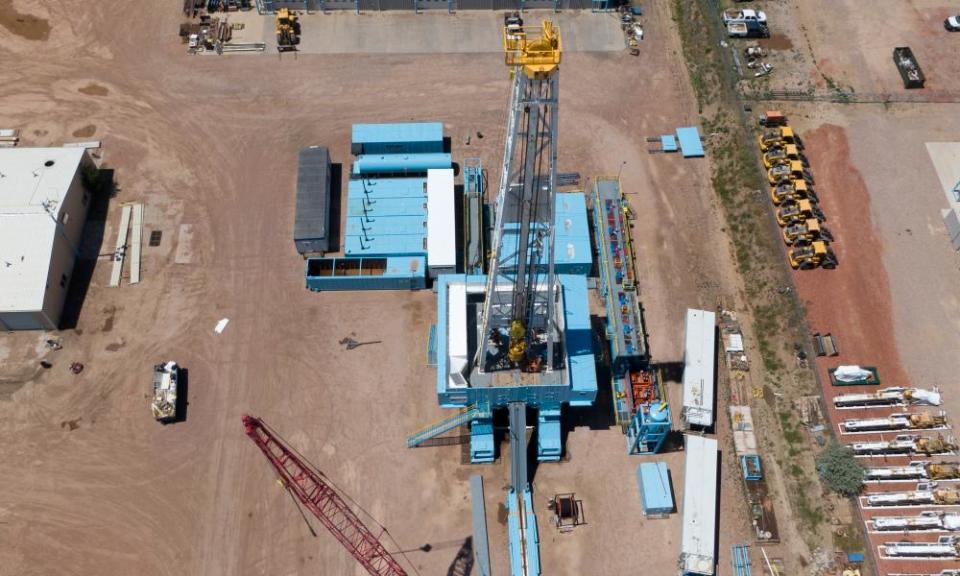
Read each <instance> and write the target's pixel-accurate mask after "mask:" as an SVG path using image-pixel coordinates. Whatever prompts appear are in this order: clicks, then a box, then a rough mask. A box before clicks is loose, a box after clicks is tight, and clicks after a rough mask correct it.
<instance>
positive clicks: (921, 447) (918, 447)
mask: <svg viewBox="0 0 960 576" xmlns="http://www.w3.org/2000/svg"><path fill="white" fill-rule="evenodd" d="M956 449H957V445H956V444H954V443H953V442H951V441H950V440H944V438H943V436H940V435H937V437H936V438H927V437H920V438H917V439H916V441H915V442H914V448H913V452H914V453H917V454H926V455H928V456H930V455H932V454H943V453H945V452H953V451H954V450H956Z"/></svg>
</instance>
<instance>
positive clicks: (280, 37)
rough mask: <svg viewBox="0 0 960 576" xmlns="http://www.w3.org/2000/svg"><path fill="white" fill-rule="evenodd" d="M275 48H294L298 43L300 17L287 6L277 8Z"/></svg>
mask: <svg viewBox="0 0 960 576" xmlns="http://www.w3.org/2000/svg"><path fill="white" fill-rule="evenodd" d="M276 24H277V50H279V51H280V52H286V51H289V50H296V49H297V44H299V43H300V18H299V17H298V16H297V14H296V13H295V12H292V11H290V10H289V9H287V8H281V9H279V10H277V18H276Z"/></svg>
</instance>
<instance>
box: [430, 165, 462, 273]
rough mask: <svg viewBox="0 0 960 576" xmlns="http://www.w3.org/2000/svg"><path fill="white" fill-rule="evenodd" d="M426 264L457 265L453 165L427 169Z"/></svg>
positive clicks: (444, 266)
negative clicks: (440, 168) (439, 168)
mask: <svg viewBox="0 0 960 576" xmlns="http://www.w3.org/2000/svg"><path fill="white" fill-rule="evenodd" d="M427 265H428V266H430V267H442V268H448V267H453V266H456V265H457V218H456V202H455V198H454V194H453V169H452V168H446V169H442V170H429V171H428V172H427Z"/></svg>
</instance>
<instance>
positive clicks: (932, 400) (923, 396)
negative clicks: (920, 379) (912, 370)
mask: <svg viewBox="0 0 960 576" xmlns="http://www.w3.org/2000/svg"><path fill="white" fill-rule="evenodd" d="M913 399H914V400H916V401H917V403H918V404H926V405H928V406H939V405H940V401H941V400H940V393H939V392H937V391H936V390H923V389H920V388H914V390H913Z"/></svg>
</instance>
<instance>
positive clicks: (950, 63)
mask: <svg viewBox="0 0 960 576" xmlns="http://www.w3.org/2000/svg"><path fill="white" fill-rule="evenodd" d="M754 4H755V7H756V8H758V9H762V10H764V11H765V12H766V13H767V18H768V20H769V22H770V31H771V38H770V39H769V40H759V41H754V40H736V41H734V42H733V44H734V46H737V47H742V46H746V45H749V44H757V45H760V46H763V47H765V48H767V49H769V52H770V54H769V56H768V57H767V58H766V61H768V62H769V63H770V64H772V65H773V66H774V72H773V74H771V75H770V76H767V77H764V78H761V79H754V78H748V79H746V80H744V82H743V86H744V88H745V89H765V88H769V89H773V90H798V91H807V90H811V89H815V90H818V91H822V92H828V91H833V90H843V91H846V92H853V93H855V94H859V95H861V96H863V95H885V94H893V95H897V94H902V93H905V92H908V93H909V94H910V95H911V96H918V95H919V93H918V92H916V91H905V90H904V88H903V84H902V81H901V79H900V75H899V73H898V72H897V68H896V66H895V65H894V64H893V49H894V48H895V47H897V46H909V47H910V48H911V49H912V50H913V52H914V55H915V56H916V58H917V60H918V62H919V63H920V66H921V68H922V69H923V71H924V73H925V75H926V78H927V89H926V90H925V93H924V94H923V95H922V97H925V98H930V99H934V100H936V99H938V98H939V99H943V98H952V100H951V101H955V97H954V96H955V95H954V91H956V90H957V88H960V80H958V73H960V63H958V62H957V60H956V58H953V55H955V54H956V51H957V49H958V48H960V34H955V33H950V32H947V31H946V30H944V28H943V20H944V19H945V18H946V17H947V16H950V15H953V14H956V13H957V6H956V4H955V3H951V2H948V1H946V0H909V1H900V0H876V1H874V2H870V3H869V4H864V3H863V2H859V1H857V0H804V1H796V0H791V1H772V0H768V1H764V2H755V3H754Z"/></svg>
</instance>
